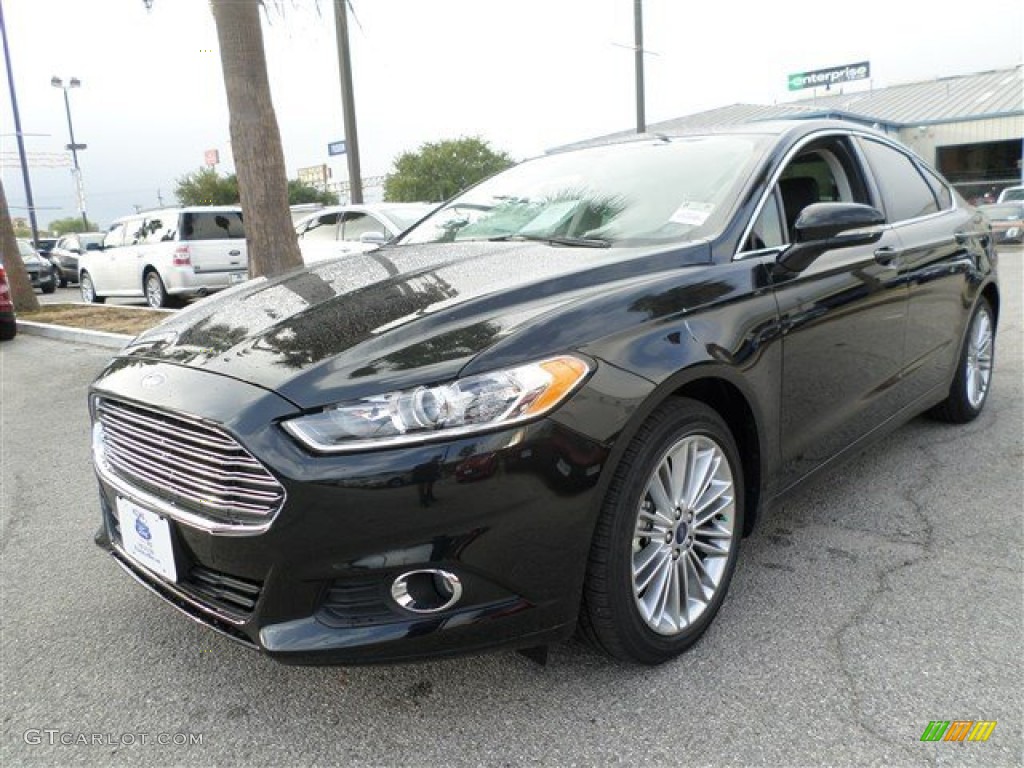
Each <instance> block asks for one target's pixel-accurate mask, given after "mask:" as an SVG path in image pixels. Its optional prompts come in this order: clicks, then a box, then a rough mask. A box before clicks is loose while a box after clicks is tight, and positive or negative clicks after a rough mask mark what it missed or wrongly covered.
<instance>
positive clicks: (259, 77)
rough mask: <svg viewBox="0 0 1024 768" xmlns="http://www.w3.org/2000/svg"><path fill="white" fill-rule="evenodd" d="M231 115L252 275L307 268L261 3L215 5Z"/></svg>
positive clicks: (240, 0) (215, 0) (222, 1)
mask: <svg viewBox="0 0 1024 768" xmlns="http://www.w3.org/2000/svg"><path fill="white" fill-rule="evenodd" d="M210 5H211V7H212V9H213V18H214V20H215V21H216V23H217V39H218V41H219V42H220V63H221V68H222V69H223V71H224V87H225V90H226V91H227V96H228V111H229V113H230V115H231V119H230V125H231V150H232V153H233V154H234V158H235V171H236V173H237V174H238V191H239V196H240V198H241V202H242V212H243V215H244V216H245V235H246V240H247V241H248V247H249V274H250V275H251V276H253V277H257V276H259V275H268V276H271V275H276V274H279V273H281V272H284V271H285V270H288V269H291V268H293V267H297V266H300V265H301V264H302V256H301V254H300V253H299V245H298V241H297V240H296V237H295V229H294V227H293V225H292V219H291V214H290V212H289V210H288V176H287V173H286V171H285V167H284V151H283V150H282V148H281V133H280V131H279V130H278V127H277V117H276V115H275V114H274V104H273V102H272V101H271V98H270V83H269V81H268V79H267V59H266V54H265V53H264V51H263V30H262V28H261V26H260V2H259V0H211V2H210Z"/></svg>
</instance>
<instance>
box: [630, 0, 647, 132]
mask: <svg viewBox="0 0 1024 768" xmlns="http://www.w3.org/2000/svg"><path fill="white" fill-rule="evenodd" d="M633 41H634V47H635V54H634V56H635V60H636V61H635V66H636V132H637V133H643V132H644V131H646V130H647V121H646V119H645V117H644V9H643V0H633Z"/></svg>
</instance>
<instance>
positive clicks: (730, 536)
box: [632, 435, 738, 635]
mask: <svg viewBox="0 0 1024 768" xmlns="http://www.w3.org/2000/svg"><path fill="white" fill-rule="evenodd" d="M735 495H736V493H735V484H734V482H733V477H732V471H731V469H730V467H729V461H728V459H727V458H726V455H725V452H724V451H723V450H722V447H721V446H719V445H718V444H717V443H716V442H715V441H714V440H712V439H711V438H710V437H706V436H704V435H689V436H687V437H684V438H682V439H681V440H679V441H678V442H676V443H675V444H674V445H672V447H670V448H669V450H668V451H667V452H666V453H665V455H664V456H663V458H662V460H661V461H660V462H659V463H658V464H657V468H656V469H655V471H654V472H653V473H652V474H651V476H650V478H649V479H648V481H647V487H646V490H645V491H644V494H643V497H642V499H641V502H640V507H639V509H638V510H637V516H636V526H635V531H634V536H633V542H632V543H633V548H632V573H633V595H634V598H635V600H636V606H637V608H638V609H639V611H640V615H641V617H642V618H643V620H644V622H646V624H647V626H648V627H650V628H651V629H652V630H654V631H655V632H657V633H658V634H660V635H676V634H678V633H680V632H682V631H683V630H685V629H686V628H687V627H689V626H690V625H691V624H692V623H693V622H694V621H696V619H697V618H698V617H699V616H700V615H701V614H702V613H703V612H704V611H705V609H706V608H707V607H708V605H709V603H710V602H711V601H712V599H713V598H714V596H715V593H716V591H717V590H718V588H719V586H720V585H721V583H722V580H723V578H724V577H725V574H726V572H727V564H728V560H729V553H730V551H731V549H732V548H733V547H734V546H735V538H736V536H737V534H738V531H737V530H736V528H735V525H734V523H735V516H734V508H733V505H734V500H735Z"/></svg>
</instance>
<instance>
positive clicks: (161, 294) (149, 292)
mask: <svg viewBox="0 0 1024 768" xmlns="http://www.w3.org/2000/svg"><path fill="white" fill-rule="evenodd" d="M143 287H144V288H145V292H146V303H147V304H149V306H151V307H153V308H154V309H160V308H161V307H166V306H167V305H168V304H170V297H169V296H168V295H167V289H166V288H164V281H163V280H161V279H160V275H159V274H158V273H157V272H156V271H155V270H150V271H149V272H147V273H146V277H145V278H144V280H143Z"/></svg>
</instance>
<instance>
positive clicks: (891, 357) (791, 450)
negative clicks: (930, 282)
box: [751, 135, 907, 490]
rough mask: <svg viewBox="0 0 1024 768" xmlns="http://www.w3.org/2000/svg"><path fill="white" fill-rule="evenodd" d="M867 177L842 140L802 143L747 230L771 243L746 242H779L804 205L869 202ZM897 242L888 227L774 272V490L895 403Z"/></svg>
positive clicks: (899, 316)
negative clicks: (778, 375)
mask: <svg viewBox="0 0 1024 768" xmlns="http://www.w3.org/2000/svg"><path fill="white" fill-rule="evenodd" d="M865 178H866V177H865V174H864V172H863V168H862V167H861V163H860V159H859V157H858V156H857V154H856V152H855V150H854V148H853V146H852V144H851V142H850V139H849V137H846V136H841V135H840V136H829V137H825V138H819V139H816V140H814V141H812V142H810V143H808V144H806V145H805V146H804V147H803V148H802V149H801V150H800V151H798V152H797V153H796V154H795V156H794V157H793V159H792V160H791V162H790V163H789V164H788V165H787V166H786V167H785V168H784V169H783V171H782V173H781V175H780V177H779V180H778V183H777V184H776V185H775V187H774V189H773V191H772V195H771V197H770V198H769V201H768V203H767V204H766V205H765V206H764V208H763V209H762V211H761V216H760V217H759V220H758V222H756V223H755V226H754V228H753V232H752V237H755V236H757V237H760V238H761V239H762V240H764V238H769V240H765V241H764V243H763V245H761V244H759V243H756V242H754V243H751V245H752V246H753V245H761V247H765V246H769V242H772V241H774V240H776V239H778V238H782V239H783V240H784V242H783V244H782V245H783V247H784V246H785V243H787V242H791V241H792V240H793V225H794V223H795V221H796V219H797V217H798V216H799V213H800V211H802V210H803V208H805V207H806V206H807V205H810V204H812V203H816V202H856V203H864V204H870V203H873V202H874V200H873V199H872V198H871V194H870V190H869V188H868V186H867V184H866V182H865ZM772 218H774V221H771V219H772ZM758 233H760V234H758ZM769 247H770V246H769ZM900 247H901V245H900V238H899V235H898V233H897V232H896V231H895V229H894V228H893V227H891V226H888V225H886V226H885V227H883V228H882V232H881V238H880V239H879V241H878V242H876V243H874V244H871V245H865V246H854V247H849V248H842V249H835V250H830V251H826V252H825V253H823V254H822V255H821V256H819V257H818V258H817V259H815V260H814V261H813V262H812V263H811V264H810V266H809V267H808V268H806V269H805V270H803V271H802V272H800V273H798V274H784V273H782V272H779V271H776V272H775V274H774V276H773V285H774V293H775V297H776V301H777V303H778V310H779V316H780V323H781V328H782V332H783V338H782V350H783V351H782V356H783V372H782V382H781V388H780V402H779V429H780V446H779V450H780V455H781V470H780V476H779V483H780V485H779V489H780V490H782V489H784V488H786V487H787V486H789V485H791V484H792V483H795V482H796V481H798V480H799V479H801V478H802V477H803V476H805V475H806V474H808V473H809V472H811V471H813V470H814V469H816V468H817V467H819V466H821V465H822V464H824V463H826V462H827V461H829V460H830V459H831V458H833V457H834V456H836V455H837V454H839V453H840V452H842V451H843V450H844V449H845V448H847V447H849V446H850V445H851V444H852V443H854V442H856V441H857V440H858V439H860V438H861V437H863V436H865V435H866V434H867V433H869V432H870V431H871V430H872V429H874V428H875V427H877V426H878V425H879V424H881V423H882V422H884V421H885V420H886V419H887V418H889V417H890V416H892V415H893V414H894V413H895V412H896V411H897V410H898V408H899V405H900V393H899V386H898V384H899V373H900V370H901V368H902V366H903V355H904V349H903V347H904V339H903V337H904V333H905V328H906V322H907V287H906V284H905V281H904V280H903V278H902V276H901V274H900V271H899V268H898V265H897V264H896V263H895V261H894V259H893V257H894V256H895V255H896V254H898V253H899V250H900Z"/></svg>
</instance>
